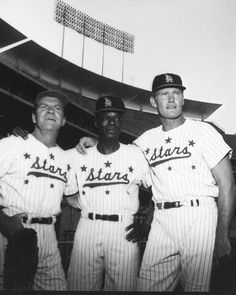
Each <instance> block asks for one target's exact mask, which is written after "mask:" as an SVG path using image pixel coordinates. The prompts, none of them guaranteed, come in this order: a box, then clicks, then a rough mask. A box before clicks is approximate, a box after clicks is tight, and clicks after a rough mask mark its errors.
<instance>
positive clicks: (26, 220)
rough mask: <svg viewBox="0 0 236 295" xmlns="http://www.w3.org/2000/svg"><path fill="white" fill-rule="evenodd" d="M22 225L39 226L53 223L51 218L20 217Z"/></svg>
mask: <svg viewBox="0 0 236 295" xmlns="http://www.w3.org/2000/svg"><path fill="white" fill-rule="evenodd" d="M22 221H23V223H29V224H31V223H39V224H52V223H53V218H52V217H33V218H31V219H30V218H28V217H22Z"/></svg>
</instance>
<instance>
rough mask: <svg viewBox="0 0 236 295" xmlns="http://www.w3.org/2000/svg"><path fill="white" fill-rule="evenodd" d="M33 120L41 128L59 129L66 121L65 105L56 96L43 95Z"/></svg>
mask: <svg viewBox="0 0 236 295" xmlns="http://www.w3.org/2000/svg"><path fill="white" fill-rule="evenodd" d="M32 120H33V123H34V124H36V125H37V126H38V127H39V128H40V129H44V130H59V129H60V128H61V127H62V126H64V125H65V122H66V119H65V116H64V106H63V104H62V103H61V101H60V100H59V99H58V98H56V97H48V96H46V97H43V98H41V99H40V100H39V102H38V103H37V106H36V110H35V113H34V114H33V115H32Z"/></svg>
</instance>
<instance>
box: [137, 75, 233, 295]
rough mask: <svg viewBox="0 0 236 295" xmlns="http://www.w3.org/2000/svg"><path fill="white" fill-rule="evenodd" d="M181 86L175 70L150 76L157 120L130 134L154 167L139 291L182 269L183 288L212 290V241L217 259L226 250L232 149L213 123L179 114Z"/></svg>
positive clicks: (160, 285) (165, 283)
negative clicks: (151, 207) (153, 125)
mask: <svg viewBox="0 0 236 295" xmlns="http://www.w3.org/2000/svg"><path fill="white" fill-rule="evenodd" d="M185 89H186V88H185V87H184V86H183V85H182V80H181V78H180V77H179V76H178V75H175V74H170V73H167V74H162V75H158V76H156V77H155V79H154V80H153V85H152V91H153V97H152V98H151V104H152V105H153V106H154V107H156V108H157V111H158V113H159V116H160V120H161V126H159V127H157V128H153V129H151V130H148V131H147V132H145V133H144V134H143V135H142V136H140V137H139V138H138V139H137V140H135V144H136V145H138V146H139V147H140V148H141V149H142V151H143V152H144V154H145V156H146V159H147V160H148V162H149V165H150V167H151V168H152V170H153V172H154V174H152V175H153V179H152V192H153V201H154V203H155V212H154V217H153V222H152V225H151V231H150V233H149V238H148V241H147V244H146V248H145V252H144V256H143V260H142V265H141V269H140V273H139V280H138V287H137V289H138V291H172V290H174V288H175V286H176V284H177V282H178V280H179V278H180V276H181V282H182V285H183V289H184V291H189V292H191V291H194V292H205V291H209V285H210V278H211V269H212V257H213V250H214V245H215V254H216V256H217V257H218V258H219V257H223V256H225V255H229V254H230V251H231V247H230V242H229V237H228V229H229V224H230V220H231V217H232V213H233V207H234V206H233V204H234V193H235V185H234V179H233V174H232V169H231V164H230V161H229V155H230V153H231V149H230V147H229V146H228V145H227V144H226V143H225V142H224V140H223V139H222V136H221V135H220V134H219V133H218V132H217V131H216V130H215V129H214V128H213V127H212V126H211V125H209V124H207V123H204V122H198V121H193V120H186V119H185V118H184V117H183V113H182V108H183V105H184V97H183V91H184V90H185ZM217 208H218V210H217ZM217 216H218V218H217ZM216 227H217V230H216Z"/></svg>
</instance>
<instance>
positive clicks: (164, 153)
mask: <svg viewBox="0 0 236 295" xmlns="http://www.w3.org/2000/svg"><path fill="white" fill-rule="evenodd" d="M190 156H191V152H189V151H188V147H187V146H185V147H184V148H180V147H179V146H175V147H174V148H168V149H165V150H164V147H163V146H161V148H160V149H159V150H157V149H156V148H155V149H154V152H153V154H152V156H151V157H150V160H149V161H155V160H156V159H162V160H159V161H155V162H153V163H151V166H153V167H155V166H157V165H159V164H162V163H164V162H167V161H170V160H177V159H182V158H189V157H190ZM167 157H169V158H167ZM163 158H164V159H163Z"/></svg>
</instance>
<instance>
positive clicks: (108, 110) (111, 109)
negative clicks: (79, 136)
mask: <svg viewBox="0 0 236 295" xmlns="http://www.w3.org/2000/svg"><path fill="white" fill-rule="evenodd" d="M101 112H120V113H125V110H121V109H117V108H103V109H99V110H97V111H95V114H98V113H101Z"/></svg>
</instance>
